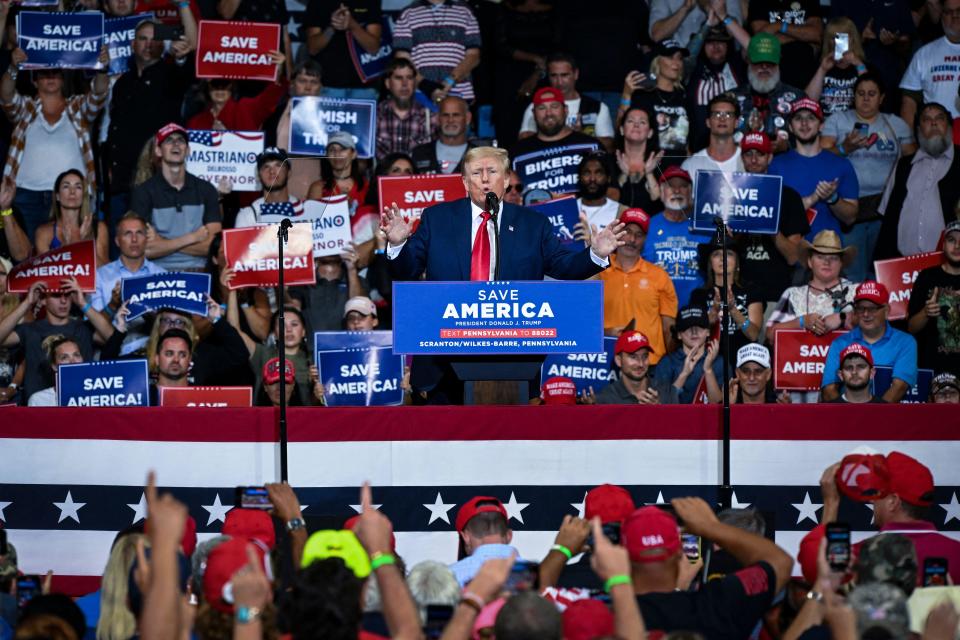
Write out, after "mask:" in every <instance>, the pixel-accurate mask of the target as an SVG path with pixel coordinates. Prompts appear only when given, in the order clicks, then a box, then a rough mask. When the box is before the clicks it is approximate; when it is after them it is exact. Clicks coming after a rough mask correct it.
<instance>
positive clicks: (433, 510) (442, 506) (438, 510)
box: [423, 491, 457, 525]
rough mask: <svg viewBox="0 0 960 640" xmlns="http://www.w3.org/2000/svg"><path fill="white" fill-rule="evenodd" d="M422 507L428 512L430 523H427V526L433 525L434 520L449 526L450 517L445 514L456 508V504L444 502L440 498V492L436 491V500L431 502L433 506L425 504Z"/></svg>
mask: <svg viewBox="0 0 960 640" xmlns="http://www.w3.org/2000/svg"><path fill="white" fill-rule="evenodd" d="M423 506H424V507H426V508H427V509H429V510H430V521H429V522H428V523H427V524H428V525H430V524H433V521H434V520H443V521H444V522H446V523H447V524H450V516H449V515H447V512H448V511H450V509H453V508H454V507H455V506H457V503H456V502H452V503H446V502H444V501H443V498H441V497H440V492H439V491H438V492H437V499H436V500H435V501H434V502H433V504H425V505H423Z"/></svg>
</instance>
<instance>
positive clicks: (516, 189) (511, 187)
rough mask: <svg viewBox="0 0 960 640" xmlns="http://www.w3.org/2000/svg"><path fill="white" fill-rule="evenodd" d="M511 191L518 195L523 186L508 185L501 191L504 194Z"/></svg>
mask: <svg viewBox="0 0 960 640" xmlns="http://www.w3.org/2000/svg"><path fill="white" fill-rule="evenodd" d="M511 191H512V192H514V193H520V192H521V191H523V185H522V184H508V185H507V188H506V189H504V190H503V192H504V193H510V192H511Z"/></svg>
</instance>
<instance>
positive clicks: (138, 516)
mask: <svg viewBox="0 0 960 640" xmlns="http://www.w3.org/2000/svg"><path fill="white" fill-rule="evenodd" d="M127 506H128V507H130V508H131V509H133V522H132V523H131V524H137V523H138V522H140V521H141V520H144V519H145V518H146V517H147V494H145V493H141V494H140V502H138V503H137V504H128V505H127Z"/></svg>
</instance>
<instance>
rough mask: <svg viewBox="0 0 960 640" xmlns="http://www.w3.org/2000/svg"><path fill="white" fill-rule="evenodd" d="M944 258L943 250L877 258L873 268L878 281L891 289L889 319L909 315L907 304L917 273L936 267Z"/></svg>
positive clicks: (897, 318) (898, 318)
mask: <svg viewBox="0 0 960 640" xmlns="http://www.w3.org/2000/svg"><path fill="white" fill-rule="evenodd" d="M942 258H943V252H942V251H931V252H930V253H918V254H916V255H912V256H907V257H905V258H891V259H890V260H875V261H874V263H873V268H874V270H875V271H876V272H877V282H879V283H880V284H882V285H883V286H885V287H886V288H887V290H888V291H890V313H889V314H888V315H887V319H888V320H900V319H902V318H906V317H907V305H908V304H909V302H910V292H911V291H912V290H913V283H914V282H916V280H917V274H919V273H920V272H921V271H923V270H924V269H927V268H929V267H936V266H938V265H939V264H940V262H941V261H942Z"/></svg>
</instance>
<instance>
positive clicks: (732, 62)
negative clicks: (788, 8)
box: [687, 16, 750, 149]
mask: <svg viewBox="0 0 960 640" xmlns="http://www.w3.org/2000/svg"><path fill="white" fill-rule="evenodd" d="M721 20H722V21H723V22H722V24H715V25H713V26H712V27H711V26H708V25H707V24H704V31H703V50H702V51H701V52H700V54H699V55H698V56H697V59H696V62H694V67H693V71H692V72H691V74H690V79H689V81H688V82H687V99H688V100H689V101H690V109H691V112H690V126H691V129H692V131H693V135H692V136H691V140H692V144H691V147H692V148H694V149H700V148H702V147H703V146H704V145H705V144H706V143H707V136H708V135H709V133H710V131H709V128H708V127H707V126H706V124H705V123H706V122H707V119H708V118H709V115H710V114H709V113H708V111H709V107H708V105H709V103H710V101H711V100H712V99H713V98H715V97H716V96H718V95H720V94H722V93H729V92H732V91H735V90H736V89H737V87H738V86H739V85H740V84H742V83H743V81H744V80H745V79H746V77H747V69H746V65H745V64H744V62H743V58H741V57H740V54H739V53H737V52H736V51H735V50H734V48H733V47H732V46H731V42H732V41H733V36H734V35H736V36H737V37H738V41H739V37H740V35H741V34H742V36H743V38H744V40H743V46H744V47H747V46H748V45H749V42H750V36H749V35H747V34H746V32H745V31H744V30H743V27H741V26H740V25H739V24H737V21H736V20H734V19H733V18H732V17H729V18H728V17H727V16H723V17H722V18H721ZM734 30H736V31H734ZM691 47H692V48H695V47H694V46H693V45H691ZM738 107H739V105H738ZM736 124H737V123H736V122H734V126H736Z"/></svg>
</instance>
